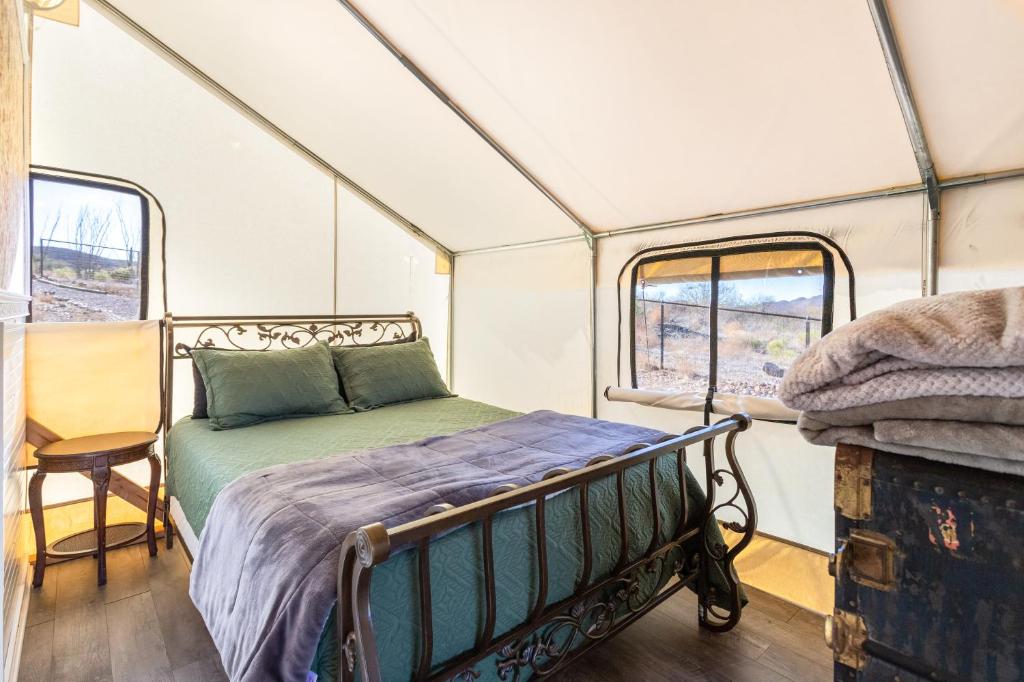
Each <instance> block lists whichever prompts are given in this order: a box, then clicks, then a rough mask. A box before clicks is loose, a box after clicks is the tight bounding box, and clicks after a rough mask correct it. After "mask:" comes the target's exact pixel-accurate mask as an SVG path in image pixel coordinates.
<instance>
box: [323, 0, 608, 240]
mask: <svg viewBox="0 0 1024 682" xmlns="http://www.w3.org/2000/svg"><path fill="white" fill-rule="evenodd" d="M338 3H339V4H340V5H341V6H342V7H344V8H345V9H346V10H348V12H349V14H351V15H352V17H353V18H354V19H355V20H356V21H358V22H359V23H360V24H361V25H362V27H363V28H365V29H366V30H367V31H368V32H369V33H370V35H372V36H373V37H374V38H376V40H377V42H379V43H380V44H381V45H383V46H384V47H385V48H386V49H387V51H388V52H390V53H391V54H392V56H394V57H395V59H397V60H398V61H399V62H400V63H401V64H402V66H404V67H405V68H406V70H407V71H409V73H411V74H412V75H413V76H415V77H416V79H417V80H418V81H419V82H420V83H422V84H423V85H424V86H426V88H427V89H428V90H430V92H431V93H433V94H434V96H435V97H437V99H439V100H441V103H442V104H444V105H445V106H446V107H448V108H449V109H450V110H451V111H452V112H453V113H454V114H455V115H456V116H458V117H459V118H460V119H462V122H463V123H465V124H466V125H468V126H469V127H470V128H471V129H472V130H473V132H475V133H476V134H477V135H479V136H480V138H481V139H483V141H484V142H486V143H487V144H488V145H489V146H490V147H491V149H493V150H494V151H496V152H497V153H498V154H499V155H500V156H501V157H502V158H503V159H505V161H507V162H508V164H509V165H510V166H512V167H513V168H515V169H516V171H518V172H519V174H520V175H522V176H523V177H524V178H526V180H527V181H528V182H529V183H530V184H531V185H533V186H534V187H535V188H536V189H537V190H538V191H539V192H540V193H541V194H543V195H544V196H545V197H547V198H548V200H549V201H550V202H551V203H553V204H554V205H555V206H557V207H558V210H560V211H561V212H562V213H564V214H565V215H566V216H567V217H568V218H569V220H571V221H572V222H573V223H575V224H576V227H578V228H579V229H580V232H582V233H583V234H584V236H585V237H586V238H587V239H588V240H589V239H591V238H593V236H594V234H593V230H591V229H590V226H588V225H587V224H586V223H585V222H583V219H582V218H580V217H579V216H578V215H576V213H575V212H574V211H573V210H572V209H571V208H569V207H568V206H566V204H565V202H563V201H562V200H561V199H559V198H558V197H557V196H556V195H555V193H554V192H552V191H551V190H550V189H548V188H547V187H545V186H544V183H542V182H541V181H540V180H539V179H538V178H537V177H536V176H535V175H534V174H533V173H531V172H530V171H529V169H527V168H526V167H525V166H524V165H523V164H522V163H520V162H519V160H518V159H516V157H514V156H513V155H512V153H511V152H509V151H508V150H507V149H505V148H504V147H503V146H501V143H499V142H498V141H497V140H495V139H494V138H493V137H492V136H491V135H490V133H488V132H487V131H486V130H484V128H483V127H482V126H481V125H480V124H479V123H477V122H476V121H475V120H473V117H472V116H470V115H469V114H468V113H466V111H465V110H464V109H463V108H462V107H460V106H459V105H458V104H457V103H456V102H455V101H453V100H452V98H451V97H449V96H448V94H447V93H446V92H445V91H444V90H442V89H441V87H440V86H439V85H438V84H437V83H435V82H434V81H433V80H432V79H431V78H430V76H428V75H427V74H426V73H424V72H423V70H422V69H420V67H418V66H417V65H416V64H415V63H414V62H413V61H412V60H411V59H409V57H407V56H406V55H405V54H404V53H403V52H402V51H401V50H400V49H399V48H398V46H397V45H395V43H393V42H392V41H391V39H390V38H388V37H387V36H386V35H384V33H383V32H382V31H381V30H380V29H379V28H377V26H375V25H374V23H373V22H372V21H370V20H369V19H368V18H367V17H366V15H365V14H363V13H362V12H361V11H359V8H357V7H356V6H355V5H354V4H352V2H351V1H350V0H338Z"/></svg>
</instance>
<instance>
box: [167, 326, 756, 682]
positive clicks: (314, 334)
mask: <svg viewBox="0 0 1024 682" xmlns="http://www.w3.org/2000/svg"><path fill="white" fill-rule="evenodd" d="M164 326H165V334H166V338H165V347H164V353H165V357H166V358H167V360H166V362H165V370H164V371H165V375H164V408H163V409H164V420H163V422H164V436H165V437H166V435H167V431H168V430H169V428H170V426H171V424H172V423H173V422H172V404H173V387H174V364H175V361H180V360H191V357H190V355H189V352H190V350H191V349H192V348H195V347H203V348H222V349H233V350H272V349H280V348H301V347H303V346H306V345H309V344H311V343H316V342H319V341H324V342H326V343H328V344H330V345H350V346H351V345H356V346H370V345H379V344H385V343H395V342H403V341H411V340H415V339H417V338H420V336H421V335H422V327H421V325H420V321H419V319H418V318H417V317H416V316H415V315H414V314H413V313H411V312H410V313H406V314H404V315H362V316H246V317H173V316H172V315H170V314H168V315H167V316H166V317H165V320H164ZM176 334H177V338H176ZM183 336H184V337H186V338H184V339H182V338H181V337H183ZM750 426H751V419H750V417H749V416H747V415H745V414H738V415H734V416H731V417H727V418H725V419H722V420H720V421H718V422H717V423H715V424H713V425H710V426H698V427H694V428H691V429H689V430H688V431H687V432H686V433H684V434H682V435H679V436H665V437H663V438H662V439H661V440H660V441H659V442H656V443H636V444H634V445H632V446H630V447H629V448H628V449H627V451H626V452H625V454H623V455H620V456H618V457H613V456H612V455H600V456H598V457H595V458H593V459H592V460H590V461H589V462H588V463H587V464H586V465H585V466H584V467H582V468H580V469H577V470H569V469H567V468H558V469H553V470H551V471H549V472H547V473H546V474H545V475H544V477H543V480H541V481H539V482H537V483H534V484H532V485H529V486H524V487H516V486H514V485H503V486H500V487H498V488H496V489H495V490H494V491H493V492H492V494H491V496H490V497H488V498H485V499H483V500H480V501H478V502H475V503H472V504H467V505H463V506H460V507H453V506H452V505H448V504H439V505H435V506H434V507H432V508H431V509H430V510H428V511H427V512H426V515H425V516H424V517H423V518H421V519H419V520H416V521H412V522H409V523H406V524H403V525H400V526H397V527H395V528H390V529H388V528H385V527H384V526H383V525H382V524H380V523H374V524H370V525H367V526H364V527H362V528H359V529H357V530H355V531H353V532H352V533H350V534H349V536H348V537H347V538H346V539H345V541H344V543H343V545H342V551H341V558H340V565H339V571H338V636H339V640H340V641H339V644H340V652H341V655H342V658H343V660H342V661H341V662H340V663H341V666H340V668H341V679H342V680H343V681H344V682H352V681H353V680H354V679H355V673H356V668H357V665H358V669H359V672H360V676H361V678H362V679H363V680H364V681H366V682H375V681H376V680H380V679H381V669H380V652H379V651H378V649H377V645H376V637H375V631H374V623H373V616H372V612H371V606H370V585H371V580H372V577H373V572H374V568H375V567H377V566H380V565H381V564H383V563H384V562H385V561H387V559H388V558H389V557H390V556H391V554H392V550H393V549H399V548H402V549H405V548H408V551H413V552H416V564H417V567H418V568H417V571H418V593H419V594H418V599H419V605H420V609H419V612H420V613H419V623H418V626H419V632H420V646H419V662H418V665H417V668H416V670H415V671H414V675H413V677H414V679H415V680H455V681H457V682H471V681H472V680H474V679H476V678H478V677H480V676H481V674H482V673H483V672H484V671H483V669H481V668H480V666H481V665H482V664H484V663H485V662H486V661H487V659H489V658H490V657H491V656H493V655H496V659H495V661H496V663H495V665H496V666H497V667H496V670H492V671H491V672H492V673H496V675H497V676H498V677H499V678H500V679H502V680H519V679H521V678H528V677H535V676H536V677H543V676H547V675H550V674H553V673H555V672H558V671H559V670H562V669H563V668H564V667H565V666H567V665H569V664H570V663H571V662H572V661H573V660H574V659H576V658H577V657H578V656H579V655H581V654H582V653H583V652H585V651H587V650H588V649H590V648H591V647H593V646H595V645H597V644H599V643H600V642H602V641H604V640H605V639H607V638H609V637H611V636H612V635H614V634H616V633H618V632H620V631H621V630H622V629H624V628H625V627H627V626H628V625H630V624H631V623H633V622H634V621H635V620H637V619H638V618H639V617H641V616H642V615H644V614H645V613H647V612H648V611H650V610H651V609H653V608H655V607H656V606H658V605H659V604H660V603H661V602H663V601H664V600H665V599H667V598H669V597H670V596H672V595H673V594H674V593H675V592H677V591H679V590H680V589H683V588H684V587H690V588H693V589H694V590H695V591H696V592H697V594H698V601H699V608H698V620H699V623H700V625H701V626H702V627H704V628H706V629H707V630H710V631H713V632H724V631H727V630H730V629H732V628H733V627H734V626H735V625H736V624H737V623H738V622H739V620H740V609H741V594H740V583H739V579H738V577H737V575H736V572H735V570H734V568H733V562H734V559H735V558H736V556H737V555H738V554H739V553H740V552H741V551H743V549H744V548H745V547H746V546H747V545H748V544H749V543H750V541H751V540H752V539H753V536H754V532H755V528H756V525H757V511H756V506H755V503H754V498H753V495H752V494H751V491H750V487H749V485H748V484H747V481H746V478H745V477H744V475H743V471H742V469H741V468H740V465H739V461H738V459H737V457H736V448H735V441H736V437H737V435H738V434H739V433H740V432H742V431H745V430H747V429H748V428H750ZM720 436H724V437H725V447H724V452H725V457H726V460H727V465H726V466H719V465H717V464H716V463H715V457H716V452H715V440H716V439H717V438H718V437H720ZM696 445H700V446H701V450H702V454H703V456H704V482H705V491H706V499H705V502H704V505H703V508H701V509H700V510H691V509H689V506H690V505H689V503H688V499H687V495H686V470H687V467H686V462H687V452H686V448H687V447H689V446H696ZM663 458H670V459H671V460H674V462H673V463H674V466H675V469H676V471H677V472H678V477H679V495H680V498H681V507H680V509H681V513H680V518H679V519H678V521H677V522H676V523H675V524H674V527H673V528H672V530H671V532H666V530H667V529H663V528H662V527H661V512H660V503H659V499H658V497H659V495H658V492H659V487H658V484H657V477H656V472H657V470H658V464H659V461H661V460H662V459H663ZM170 466H173V462H170V461H168V453H167V450H166V448H165V450H164V467H165V471H169V467H170ZM634 467H643V468H644V469H646V471H647V480H648V481H649V489H650V512H651V518H652V520H653V532H652V534H651V540H650V542H649V543H648V544H647V546H646V547H645V549H644V552H643V554H642V555H641V556H640V557H639V558H636V559H632V560H631V559H630V556H631V552H630V542H631V538H630V533H629V523H627V502H626V499H627V489H626V472H627V470H630V469H632V468H634ZM612 478H614V480H615V491H616V504H617V510H618V521H619V523H618V526H619V533H618V537H617V538H598V539H596V541H597V542H606V543H612V542H615V543H616V544H617V546H618V561H617V563H616V565H615V568H614V570H613V571H612V572H611V574H610V575H608V576H606V577H600V578H597V579H592V575H591V574H592V568H593V566H592V564H593V554H594V543H595V538H594V537H592V534H591V523H590V505H589V491H590V488H591V486H592V485H593V484H594V483H595V482H597V481H599V480H602V479H612ZM723 487H724V488H726V493H725V494H722V498H723V501H718V492H719V491H718V489H719V488H723ZM730 488H731V492H729V489H730ZM558 494H575V495H577V496H578V498H579V501H580V505H579V508H580V529H579V532H580V536H579V537H580V545H581V547H582V551H583V566H582V571H581V573H582V574H581V575H580V576H579V578H578V580H577V582H576V587H575V590H574V592H573V594H572V595H571V596H570V597H568V598H566V599H562V600H560V601H558V602H557V603H553V604H548V603H547V602H548V585H549V582H550V574H549V565H548V559H547V557H548V540H547V537H546V524H545V507H546V503H547V500H548V499H549V498H550V497H552V496H553V495H558ZM522 506H531V507H533V509H534V519H535V524H536V525H535V529H536V535H535V543H536V544H535V557H536V560H537V571H538V572H537V575H538V576H539V589H538V594H537V596H536V600H535V602H534V604H533V607H532V609H531V610H530V613H529V617H528V618H527V620H526V622H524V623H522V624H520V625H519V626H517V627H514V628H513V629H512V630H510V631H509V632H506V633H495V623H496V622H497V597H496V594H497V587H496V577H495V566H494V547H493V523H494V518H495V516H496V515H498V514H500V513H501V512H503V511H506V510H510V509H513V508H516V507H522ZM726 509H730V510H733V511H734V515H735V516H737V517H738V518H740V519H741V520H740V521H732V522H727V523H725V524H723V525H724V526H725V527H726V528H729V529H730V530H732V531H734V532H736V533H739V534H740V537H739V539H738V541H737V542H736V543H735V544H734V545H733V546H732V547H728V546H726V545H725V544H722V543H719V542H713V541H712V536H711V534H710V533H709V531H710V530H711V529H712V528H713V527H714V524H715V523H716V520H715V519H716V516H715V515H716V513H717V512H720V511H723V510H726ZM164 524H165V527H166V528H167V544H168V546H171V543H172V537H173V528H172V521H171V517H170V495H165V500H164ZM470 524H472V525H474V526H479V529H480V533H481V538H482V543H483V552H482V557H481V558H482V562H483V565H482V566H481V567H480V568H481V571H480V573H481V574H482V575H483V580H484V596H485V602H486V603H485V620H484V623H483V628H482V630H481V631H480V632H478V633H477V637H476V643H475V646H474V647H473V648H472V649H471V650H469V651H467V652H465V653H463V654H462V655H460V656H457V657H456V658H455V659H453V660H449V661H446V662H444V663H440V664H436V663H435V662H434V661H433V628H434V620H433V602H432V595H431V580H430V545H431V540H432V539H433V538H436V537H439V536H441V535H444V534H446V533H448V532H450V531H453V530H455V529H457V528H459V527H461V526H466V525H470ZM662 538H667V539H665V540H664V541H663V540H662ZM636 541H637V540H635V539H634V540H633V542H636ZM693 545H696V546H695V547H694V546H693ZM634 554H635V553H634ZM713 564H718V565H720V566H721V568H722V570H723V573H724V575H725V580H726V583H727V585H728V590H727V593H726V594H721V593H720V592H716V590H715V587H714V586H713V585H712V584H711V581H710V569H711V566H712V565H713ZM666 568H671V571H672V573H674V574H675V575H676V576H677V577H678V579H677V580H671V581H668V582H667V583H666V582H664V581H662V580H657V579H654V580H652V578H657V577H658V576H661V575H664V571H665V570H666Z"/></svg>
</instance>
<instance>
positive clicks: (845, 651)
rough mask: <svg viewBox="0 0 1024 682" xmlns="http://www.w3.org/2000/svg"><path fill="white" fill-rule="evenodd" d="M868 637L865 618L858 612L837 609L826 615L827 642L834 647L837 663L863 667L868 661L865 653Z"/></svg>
mask: <svg viewBox="0 0 1024 682" xmlns="http://www.w3.org/2000/svg"><path fill="white" fill-rule="evenodd" d="M867 639H868V630H867V627H866V626H865V625H864V619H863V618H861V617H860V616H858V615H857V614H855V613H850V612H848V611H842V610H840V609H836V611H835V613H834V614H832V615H831V616H826V617H825V644H827V645H828V647H829V648H830V649H832V657H833V658H834V659H835V660H836V662H837V663H840V664H842V665H845V666H846V667H848V668H853V669H854V670H861V669H863V668H864V666H865V665H867V662H868V659H867V654H865V653H864V642H866V641H867Z"/></svg>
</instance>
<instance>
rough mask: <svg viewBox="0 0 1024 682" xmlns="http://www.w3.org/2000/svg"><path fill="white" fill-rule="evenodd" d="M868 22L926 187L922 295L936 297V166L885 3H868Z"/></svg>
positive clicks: (877, 0) (876, 0)
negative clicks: (871, 22)
mask: <svg viewBox="0 0 1024 682" xmlns="http://www.w3.org/2000/svg"><path fill="white" fill-rule="evenodd" d="M867 1H868V9H869V10H870V11H871V19H872V21H874V24H875V30H876V31H877V32H878V40H879V43H880V44H881V47H882V54H883V55H884V56H885V65H886V68H887V69H888V70H889V78H890V80H892V87H893V90H894V91H895V93H896V100H897V101H898V102H899V105H900V111H901V112H902V114H903V122H904V123H905V124H906V127H907V136H908V137H909V138H910V146H911V148H912V149H913V150H914V158H915V160H916V161H917V168H918V171H919V172H920V174H921V181H922V182H923V183H924V186H925V193H926V194H925V196H926V200H927V203H926V205H925V211H924V228H923V230H922V234H921V294H922V295H923V296H933V295H935V294H937V293H938V276H939V203H940V192H941V185H940V183H939V181H938V177H937V175H936V173H935V163H934V162H933V161H932V155H931V152H930V151H929V150H928V140H927V139H926V138H925V135H924V126H923V125H922V124H921V115H920V113H919V112H918V109H917V103H916V102H915V101H914V93H913V92H912V91H911V89H910V81H909V79H908V78H907V70H906V66H905V65H904V63H903V56H902V55H901V53H900V47H899V42H898V41H897V39H896V32H895V31H894V30H893V26H892V19H891V18H890V17H889V8H888V6H887V5H886V0H867Z"/></svg>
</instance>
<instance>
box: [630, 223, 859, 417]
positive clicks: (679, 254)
mask: <svg viewBox="0 0 1024 682" xmlns="http://www.w3.org/2000/svg"><path fill="white" fill-rule="evenodd" d="M808 236H810V235H808ZM735 239H740V237H731V238H729V239H728V240H722V241H733V240H735ZM685 246H686V245H678V246H677V247H676V248H679V249H682V248H683V247H685ZM666 248H673V247H659V250H662V249H666ZM773 251H817V252H818V253H820V254H821V256H822V275H823V278H824V282H823V284H822V302H821V335H822V336H825V335H826V334H828V333H829V332H831V331H832V325H833V316H834V307H835V306H834V300H835V261H834V258H833V256H832V252H831V251H830V250H829V248H828V247H827V246H826V245H825V244H823V243H822V242H821V241H817V240H815V241H811V240H808V241H787V242H776V243H767V244H765V243H759V244H748V245H740V246H727V247H720V248H714V247H710V248H701V249H694V250H689V249H687V250H679V251H674V252H668V253H660V254H657V255H653V256H647V257H645V258H640V259H638V260H637V261H636V262H635V263H634V264H633V268H632V270H631V272H630V276H629V375H630V386H631V387H632V388H634V389H636V388H638V386H637V381H636V285H637V275H638V273H639V271H640V268H641V267H643V266H644V265H645V264H648V263H657V262H661V261H667V260H683V259H689V258H710V259H711V279H710V282H711V301H710V303H709V304H708V316H709V319H708V322H709V338H710V341H709V346H710V348H709V351H710V360H709V363H708V386H707V389H706V390H707V403H708V405H709V406H710V404H711V400H712V398H713V396H714V394H715V393H716V392H717V391H718V388H717V384H718V285H719V283H720V282H721V278H720V273H719V270H720V263H721V259H722V257H723V256H734V255H737V254H744V253H768V252H773ZM634 258H635V256H634ZM852 272H853V271H852V269H851V270H850V274H851V281H852ZM851 292H852V289H851ZM851 298H852V293H851ZM620 338H621V337H620ZM744 395H745V394H744ZM705 411H707V410H705Z"/></svg>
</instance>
